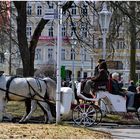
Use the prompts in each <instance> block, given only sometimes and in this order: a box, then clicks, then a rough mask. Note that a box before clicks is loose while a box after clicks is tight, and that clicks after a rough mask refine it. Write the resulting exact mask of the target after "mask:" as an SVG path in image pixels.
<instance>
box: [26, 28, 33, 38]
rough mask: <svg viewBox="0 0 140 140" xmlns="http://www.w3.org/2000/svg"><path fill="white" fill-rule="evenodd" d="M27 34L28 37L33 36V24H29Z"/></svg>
mask: <svg viewBox="0 0 140 140" xmlns="http://www.w3.org/2000/svg"><path fill="white" fill-rule="evenodd" d="M26 35H27V37H28V38H30V37H31V35H32V27H31V26H27V28H26Z"/></svg>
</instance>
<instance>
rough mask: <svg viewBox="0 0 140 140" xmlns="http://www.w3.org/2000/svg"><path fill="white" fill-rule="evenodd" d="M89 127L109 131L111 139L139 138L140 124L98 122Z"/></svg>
mask: <svg viewBox="0 0 140 140" xmlns="http://www.w3.org/2000/svg"><path fill="white" fill-rule="evenodd" d="M91 129H93V130H99V131H104V132H109V133H111V134H112V138H113V139H140V125H117V124H100V125H99V126H98V125H97V126H94V127H92V128H91Z"/></svg>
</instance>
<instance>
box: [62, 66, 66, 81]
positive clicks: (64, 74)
mask: <svg viewBox="0 0 140 140" xmlns="http://www.w3.org/2000/svg"><path fill="white" fill-rule="evenodd" d="M61 78H62V79H63V80H64V79H65V78H66V70H65V66H61Z"/></svg>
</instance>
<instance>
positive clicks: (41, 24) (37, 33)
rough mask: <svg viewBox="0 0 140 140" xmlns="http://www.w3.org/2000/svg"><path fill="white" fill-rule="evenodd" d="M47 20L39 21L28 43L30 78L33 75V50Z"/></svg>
mask: <svg viewBox="0 0 140 140" xmlns="http://www.w3.org/2000/svg"><path fill="white" fill-rule="evenodd" d="M48 21H49V20H44V19H43V18H42V19H41V20H40V22H39V24H38V25H37V27H36V29H35V31H34V34H33V37H32V40H31V42H30V46H29V51H30V71H29V74H30V76H33V75H34V59H35V49H36V46H37V43H38V39H39V37H40V35H41V32H42V30H43V29H44V26H45V25H46V24H47V22H48Z"/></svg>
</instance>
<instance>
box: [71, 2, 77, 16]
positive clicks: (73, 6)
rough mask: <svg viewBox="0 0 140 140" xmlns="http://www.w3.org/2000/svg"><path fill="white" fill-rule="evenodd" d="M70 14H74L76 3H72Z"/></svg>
mask: <svg viewBox="0 0 140 140" xmlns="http://www.w3.org/2000/svg"><path fill="white" fill-rule="evenodd" d="M71 14H72V15H76V5H75V4H74V5H72V10H71Z"/></svg>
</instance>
